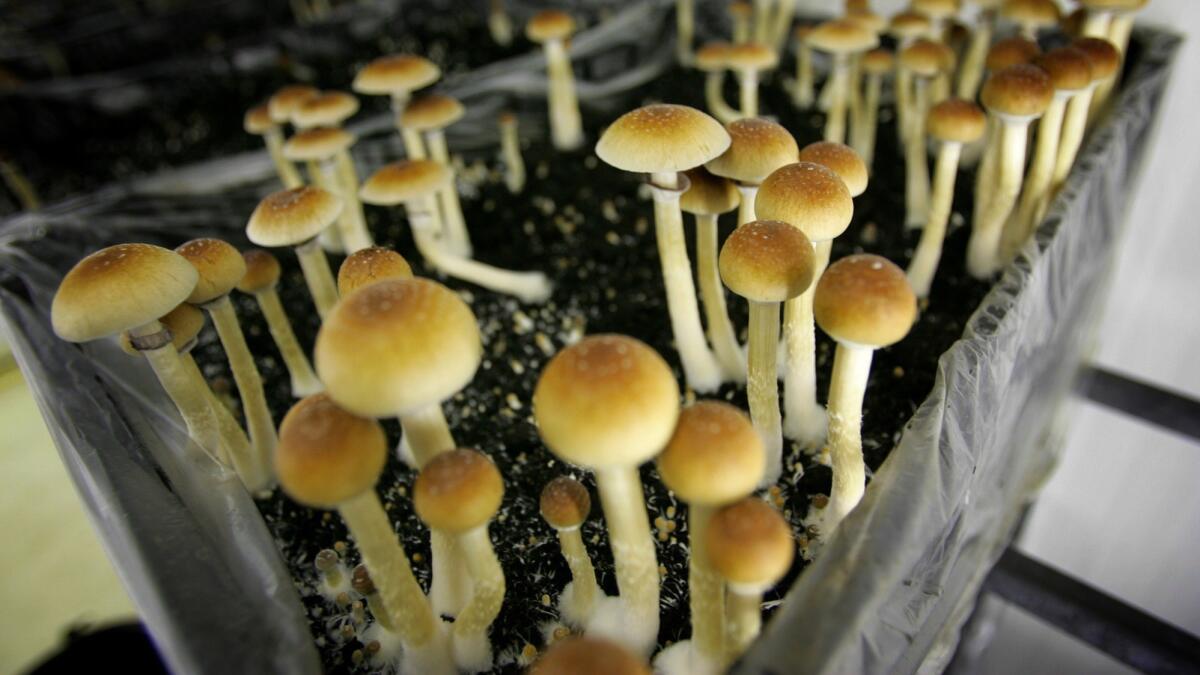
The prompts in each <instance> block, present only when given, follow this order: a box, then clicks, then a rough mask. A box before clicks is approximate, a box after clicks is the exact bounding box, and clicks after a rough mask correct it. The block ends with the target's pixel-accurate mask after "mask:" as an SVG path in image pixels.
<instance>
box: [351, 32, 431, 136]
mask: <svg viewBox="0 0 1200 675" xmlns="http://www.w3.org/2000/svg"><path fill="white" fill-rule="evenodd" d="M441 76H442V70H441V69H440V68H438V67H437V64H435V63H433V62H432V61H430V60H429V59H425V58H422V57H420V56H415V55H412V54H390V55H388V56H381V57H379V58H377V59H375V60H374V61H372V62H370V63H368V64H367V65H365V66H363V68H362V70H359V71H358V74H357V75H355V76H354V83H353V84H351V85H350V88H351V89H353V90H354V91H356V92H358V93H360V94H367V95H370V96H390V97H391V99H392V115H393V120H394V121H395V124H396V129H398V130H399V131H400V135H401V137H402V138H403V139H404V150H405V156H406V157H408V158H409V159H424V158H425V157H427V156H428V155H427V154H426V151H425V144H424V143H423V142H422V141H421V134H420V133H418V132H417V131H415V130H412V129H408V128H406V127H405V126H404V124H403V123H402V122H401V119H400V118H401V115H402V114H403V113H404V108H405V106H407V105H408V100H409V99H410V98H411V97H412V92H414V91H416V90H417V89H420V88H422V87H427V86H429V85H431V84H433V83H434V82H437V80H438V78H440V77H441Z"/></svg>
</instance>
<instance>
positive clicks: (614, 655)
mask: <svg viewBox="0 0 1200 675" xmlns="http://www.w3.org/2000/svg"><path fill="white" fill-rule="evenodd" d="M529 675H650V668H649V667H648V666H647V665H646V664H645V663H644V662H643V661H642V660H641V659H639V658H638V657H637V656H635V655H634V654H633V653H632V652H630V651H629V650H627V649H625V648H624V647H622V646H621V645H619V644H617V643H615V642H611V641H609V640H606V639H601V638H594V637H582V636H581V637H569V638H567V639H565V640H560V641H558V642H555V643H554V644H553V645H552V646H551V647H550V649H548V650H546V653H545V654H543V655H542V657H541V658H539V659H538V660H537V661H535V662H534V664H533V666H531V667H530V669H529Z"/></svg>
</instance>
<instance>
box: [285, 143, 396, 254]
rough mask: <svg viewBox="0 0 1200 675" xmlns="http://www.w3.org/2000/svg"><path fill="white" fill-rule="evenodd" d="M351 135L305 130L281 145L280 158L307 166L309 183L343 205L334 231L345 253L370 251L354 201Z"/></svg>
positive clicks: (368, 236) (355, 181)
mask: <svg viewBox="0 0 1200 675" xmlns="http://www.w3.org/2000/svg"><path fill="white" fill-rule="evenodd" d="M354 141H355V138H354V135H353V134H351V133H349V132H347V131H344V130H342V129H339V128H337V127H317V128H313V129H306V130H304V131H301V132H300V133H298V134H296V135H294V136H292V137H291V138H289V139H288V140H287V143H284V144H283V156H284V157H286V158H288V159H291V160H295V161H302V162H307V163H308V164H309V167H310V170H311V171H313V172H314V174H315V175H314V176H313V177H312V178H313V183H314V184H315V185H317V186H318V187H320V188H322V189H324V190H328V191H329V192H332V193H334V194H336V195H337V196H338V197H339V198H340V199H341V201H342V204H343V205H344V207H343V209H342V213H341V214H340V215H339V216H338V221H337V224H338V229H339V231H340V233H341V236H342V243H343V244H344V245H345V247H346V252H347V253H354V252H355V251H358V250H360V249H364V248H370V247H371V246H373V245H374V244H373V243H372V241H371V233H370V232H369V231H367V221H366V219H365V218H364V217H363V214H362V204H361V203H360V202H359V201H358V192H357V189H358V188H357V187H356V186H357V185H358V177H357V173H356V171H355V169H354V160H353V159H351V158H350V146H351V145H353V144H354Z"/></svg>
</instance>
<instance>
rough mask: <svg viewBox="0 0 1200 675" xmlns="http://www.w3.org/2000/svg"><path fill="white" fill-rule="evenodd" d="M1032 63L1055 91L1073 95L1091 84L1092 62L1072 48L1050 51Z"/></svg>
mask: <svg viewBox="0 0 1200 675" xmlns="http://www.w3.org/2000/svg"><path fill="white" fill-rule="evenodd" d="M1033 63H1034V65H1036V66H1037V67H1039V68H1041V69H1042V70H1044V71H1046V74H1047V75H1049V76H1050V84H1051V85H1052V86H1053V87H1054V89H1055V90H1056V91H1060V92H1067V93H1074V92H1078V91H1083V90H1084V89H1087V88H1088V86H1089V85H1090V84H1091V83H1092V60H1091V59H1089V58H1088V56H1087V54H1085V53H1084V52H1083V51H1082V50H1079V49H1075V48H1074V47H1059V48H1058V49H1052V50H1050V51H1048V52H1046V53H1045V54H1042V55H1041V56H1039V57H1038V58H1036V59H1034V61H1033Z"/></svg>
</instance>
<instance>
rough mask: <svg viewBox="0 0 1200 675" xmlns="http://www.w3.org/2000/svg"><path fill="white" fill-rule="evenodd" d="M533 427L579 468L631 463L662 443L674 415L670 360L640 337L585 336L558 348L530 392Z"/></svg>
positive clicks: (676, 390) (674, 390)
mask: <svg viewBox="0 0 1200 675" xmlns="http://www.w3.org/2000/svg"><path fill="white" fill-rule="evenodd" d="M533 415H534V419H536V420H537V425H538V432H539V433H540V434H541V437H542V440H543V441H545V443H546V445H547V446H549V448H550V450H551V451H552V452H553V453H554V454H555V455H557V456H558V457H559V458H561V459H563V460H565V461H568V462H571V463H572V464H576V465H579V466H583V467H587V468H593V469H595V468H605V467H623V466H637V465H639V464H641V463H642V462H645V461H647V460H649V459H651V458H653V457H654V456H655V455H657V454H658V453H659V451H660V450H662V448H663V446H664V445H666V443H667V440H668V439H670V437H671V432H672V431H673V430H674V428H675V421H676V419H678V417H679V385H678V384H677V383H676V382H675V375H674V374H673V373H672V372H671V368H670V366H668V365H667V362H666V361H664V360H663V359H662V357H661V356H659V355H658V353H657V352H655V351H654V350H653V349H651V348H650V347H648V346H647V345H646V344H645V343H643V342H641V341H640V340H636V339H634V338H631V337H626V336H624V335H593V336H590V337H586V338H584V339H583V340H580V341H579V342H578V343H576V344H574V345H571V346H570V347H567V348H566V349H563V350H562V351H560V352H559V353H558V354H556V355H555V356H554V358H552V359H550V362H549V363H547V364H546V367H545V368H544V369H543V370H542V375H541V377H540V378H539V379H538V383H537V388H536V389H535V390H534V392H533Z"/></svg>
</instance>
